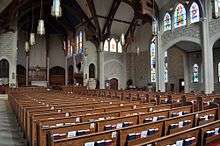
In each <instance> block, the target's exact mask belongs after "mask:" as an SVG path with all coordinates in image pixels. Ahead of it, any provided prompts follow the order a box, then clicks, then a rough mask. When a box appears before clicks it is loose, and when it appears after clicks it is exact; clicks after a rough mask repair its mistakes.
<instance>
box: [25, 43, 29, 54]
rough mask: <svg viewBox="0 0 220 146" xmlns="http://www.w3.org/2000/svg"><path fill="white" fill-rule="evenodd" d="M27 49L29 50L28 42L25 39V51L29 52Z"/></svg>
mask: <svg viewBox="0 0 220 146" xmlns="http://www.w3.org/2000/svg"><path fill="white" fill-rule="evenodd" d="M29 50H30V47H29V42H28V41H26V42H25V52H26V53H27V52H29Z"/></svg>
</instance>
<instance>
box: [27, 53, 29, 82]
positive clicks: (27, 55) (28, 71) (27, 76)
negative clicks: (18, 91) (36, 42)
mask: <svg viewBox="0 0 220 146" xmlns="http://www.w3.org/2000/svg"><path fill="white" fill-rule="evenodd" d="M28 84H29V52H26V86H28Z"/></svg>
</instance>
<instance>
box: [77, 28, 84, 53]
mask: <svg viewBox="0 0 220 146" xmlns="http://www.w3.org/2000/svg"><path fill="white" fill-rule="evenodd" d="M83 35H84V33H83V31H80V32H79V33H78V34H77V35H76V53H83Z"/></svg>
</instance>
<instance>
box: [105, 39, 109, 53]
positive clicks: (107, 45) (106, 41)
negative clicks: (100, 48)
mask: <svg viewBox="0 0 220 146" xmlns="http://www.w3.org/2000/svg"><path fill="white" fill-rule="evenodd" d="M104 51H109V41H108V40H105V42H104Z"/></svg>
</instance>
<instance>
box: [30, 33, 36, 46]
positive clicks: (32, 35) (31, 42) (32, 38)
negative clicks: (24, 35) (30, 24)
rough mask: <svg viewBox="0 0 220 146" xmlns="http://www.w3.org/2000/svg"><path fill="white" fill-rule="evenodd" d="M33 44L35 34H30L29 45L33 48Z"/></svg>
mask: <svg viewBox="0 0 220 146" xmlns="http://www.w3.org/2000/svg"><path fill="white" fill-rule="evenodd" d="M34 44H35V33H30V45H31V46H33V45H34Z"/></svg>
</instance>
